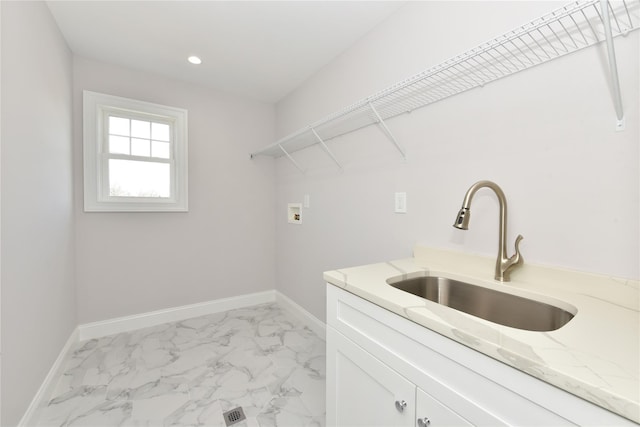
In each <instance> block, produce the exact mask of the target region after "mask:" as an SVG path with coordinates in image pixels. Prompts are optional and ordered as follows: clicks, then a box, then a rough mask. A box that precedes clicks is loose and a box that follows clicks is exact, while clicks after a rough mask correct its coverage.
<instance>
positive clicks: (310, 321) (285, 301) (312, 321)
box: [275, 291, 327, 340]
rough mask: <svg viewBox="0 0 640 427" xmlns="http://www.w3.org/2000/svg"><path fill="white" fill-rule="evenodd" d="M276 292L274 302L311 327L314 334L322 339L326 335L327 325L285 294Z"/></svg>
mask: <svg viewBox="0 0 640 427" xmlns="http://www.w3.org/2000/svg"><path fill="white" fill-rule="evenodd" d="M275 292H276V302H277V303H278V304H279V305H280V306H281V307H282V308H284V309H285V310H287V312H289V313H290V314H292V315H293V316H295V317H296V318H298V319H299V320H301V321H302V322H303V323H304V324H305V325H306V326H307V327H308V328H309V329H311V330H312V331H313V332H314V333H315V334H316V335H318V336H319V337H320V338H322V339H323V340H324V339H325V337H326V335H327V325H326V324H325V323H324V322H323V321H322V320H320V319H318V318H317V317H315V316H314V315H313V314H311V313H309V312H308V311H307V310H305V309H304V308H302V307H301V306H300V305H299V304H297V303H296V302H294V301H293V300H292V299H291V298H289V297H288V296H286V295H285V294H283V293H282V292H280V291H275Z"/></svg>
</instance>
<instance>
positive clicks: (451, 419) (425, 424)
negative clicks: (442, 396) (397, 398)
mask: <svg viewBox="0 0 640 427" xmlns="http://www.w3.org/2000/svg"><path fill="white" fill-rule="evenodd" d="M416 416H417V421H416V425H417V426H418V427H441V426H456V427H458V426H472V425H473V424H471V423H469V422H468V421H467V420H465V419H464V418H462V417H461V416H460V415H458V414H456V413H455V412H453V411H452V410H451V409H449V408H448V407H446V406H444V405H443V404H442V403H440V402H438V401H437V400H436V399H434V398H433V397H431V396H430V395H429V394H427V393H425V392H424V391H422V390H420V389H417V391H416Z"/></svg>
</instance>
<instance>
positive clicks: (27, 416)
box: [17, 328, 79, 427]
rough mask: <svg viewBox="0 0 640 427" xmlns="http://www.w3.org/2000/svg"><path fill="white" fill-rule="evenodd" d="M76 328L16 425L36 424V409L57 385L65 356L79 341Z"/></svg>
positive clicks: (21, 426)
mask: <svg viewBox="0 0 640 427" xmlns="http://www.w3.org/2000/svg"><path fill="white" fill-rule="evenodd" d="M78 336H79V334H78V328H75V329H74V330H73V331H72V332H71V335H69V339H67V342H66V343H65V344H64V347H62V350H60V353H59V354H58V357H57V359H56V360H55V362H53V365H52V366H51V369H49V372H48V373H47V376H46V377H45V378H44V381H43V382H42V385H41V386H40V388H39V389H38V392H37V393H36V395H35V396H34V397H33V400H32V401H31V404H29V407H28V408H27V411H26V412H25V413H24V415H23V416H22V419H21V420H20V422H19V423H18V425H17V427H28V426H34V425H36V421H37V419H38V418H37V415H38V410H39V409H40V408H42V407H43V406H44V404H45V402H46V400H47V399H48V398H49V396H51V394H52V393H53V390H54V388H55V387H56V385H57V379H58V373H59V372H60V370H61V369H62V368H63V367H64V364H65V363H66V362H67V360H68V359H67V358H68V356H69V353H70V351H71V349H72V348H73V346H74V345H75V344H76V343H77V342H78V341H79V340H78Z"/></svg>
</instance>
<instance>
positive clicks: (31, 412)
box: [17, 290, 326, 427]
mask: <svg viewBox="0 0 640 427" xmlns="http://www.w3.org/2000/svg"><path fill="white" fill-rule="evenodd" d="M269 302H276V303H278V304H279V305H280V306H281V307H282V308H283V309H284V310H286V311H287V312H288V313H290V314H291V315H293V316H295V317H296V318H298V319H299V320H301V321H302V322H303V323H304V324H305V325H306V326H307V327H308V328H309V329H311V330H312V331H313V332H314V333H316V334H317V335H318V336H319V337H320V338H322V339H325V335H326V325H325V324H324V322H322V321H321V320H319V319H318V318H317V317H315V316H313V315H312V314H311V313H309V312H308V311H307V310H305V309H304V308H302V307H301V306H300V305H298V304H297V303H295V302H294V301H293V300H291V299H290V298H289V297H287V296H286V295H284V294H282V293H281V292H278V291H276V290H270V291H264V292H258V293H254V294H247V295H240V296H237V297H231V298H223V299H218V300H214V301H208V302H203V303H199V304H190V305H183V306H180V307H174V308H168V309H165V310H157V311H151V312H148V313H142V314H136V315H133V316H125V317H118V318H115V319H109V320H104V321H100V322H92V323H85V324H83V325H79V326H78V327H77V328H76V329H74V330H73V332H72V333H71V335H70V336H69V339H68V340H67V342H66V343H65V345H64V347H63V348H62V350H60V354H59V355H58V358H57V359H56V361H55V362H54V364H53V366H52V367H51V369H50V370H49V373H48V374H47V376H46V377H45V379H44V381H43V383H42V385H41V386H40V389H39V390H38V392H37V393H36V395H35V397H34V398H33V400H32V402H31V404H30V405H29V408H27V411H26V412H25V414H24V415H23V417H22V419H21V420H20V422H19V423H18V426H17V427H27V426H33V425H36V424H35V423H36V422H37V415H38V410H39V409H40V408H42V407H43V405H44V404H45V401H46V400H47V399H49V397H50V396H51V394H52V393H53V391H54V388H55V386H56V385H57V384H56V382H55V379H56V375H57V374H58V372H59V371H60V369H62V368H63V366H64V363H65V362H66V360H67V357H68V356H69V354H70V351H71V349H72V348H73V346H74V345H75V344H76V343H78V342H79V341H85V340H88V339H94V338H100V337H104V336H107V335H112V334H117V333H120V332H127V331H132V330H135V329H140V328H147V327H150V326H156V325H160V324H163V323H167V322H176V321H180V320H185V319H190V318H192V317H198V316H204V315H207V314H212V313H220V312H223V311H227V310H233V309H236V308H243V307H250V306H253V305H258V304H265V303H269Z"/></svg>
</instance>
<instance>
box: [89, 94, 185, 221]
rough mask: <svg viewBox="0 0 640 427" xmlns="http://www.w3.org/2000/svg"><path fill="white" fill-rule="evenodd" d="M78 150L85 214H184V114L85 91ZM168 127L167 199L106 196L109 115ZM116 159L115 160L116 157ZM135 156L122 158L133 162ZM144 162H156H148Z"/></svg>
mask: <svg viewBox="0 0 640 427" xmlns="http://www.w3.org/2000/svg"><path fill="white" fill-rule="evenodd" d="M82 103H83V106H82V123H83V130H82V138H83V140H82V147H83V171H84V173H83V180H84V211H85V212H188V211H189V202H188V198H189V197H188V189H189V186H188V175H189V172H188V157H189V154H188V124H187V122H188V112H187V110H185V109H183V108H176V107H169V106H165V105H160V104H153V103H150V102H145V101H138V100H135V99H128V98H122V97H119V96H112V95H106V94H102V93H97V92H91V91H88V90H85V91H83V94H82ZM114 111H118V112H120V113H121V115H122V117H128V118H135V117H138V116H139V117H142V118H144V119H145V120H148V121H154V120H156V119H157V121H159V122H162V123H164V122H166V123H170V124H171V129H172V137H171V146H172V148H171V150H172V155H171V158H170V162H168V164H170V165H171V196H170V197H168V198H151V197H150V198H144V197H112V196H110V195H109V194H108V183H107V181H108V167H107V166H106V165H107V162H108V159H109V158H111V157H113V155H111V154H107V153H106V152H105V148H104V147H103V145H104V140H105V135H106V132H107V124H106V123H107V121H106V120H107V117H108V113H109V112H114ZM116 157H118V156H116ZM134 157H135V156H126V158H131V159H133V158H134ZM145 161H149V162H157V160H156V159H153V158H149V159H146V160H145Z"/></svg>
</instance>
